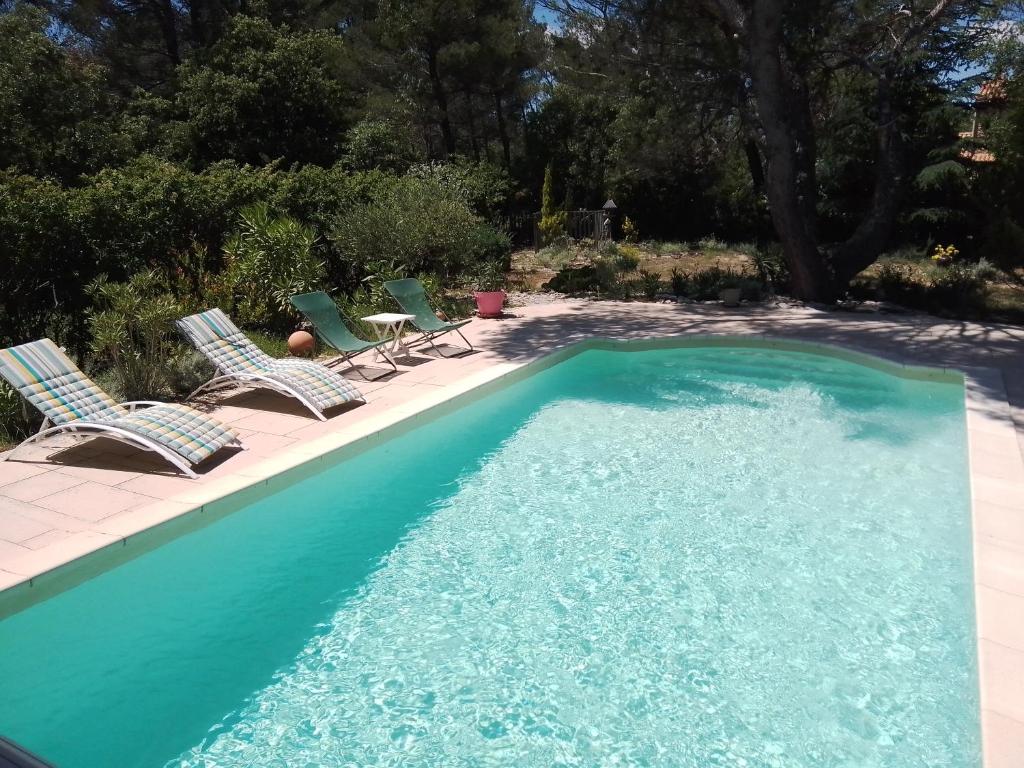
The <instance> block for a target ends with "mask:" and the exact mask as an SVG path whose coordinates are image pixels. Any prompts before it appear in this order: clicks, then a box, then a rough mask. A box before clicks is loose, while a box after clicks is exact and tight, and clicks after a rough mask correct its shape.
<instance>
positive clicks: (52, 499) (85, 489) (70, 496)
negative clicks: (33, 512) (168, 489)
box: [36, 482, 151, 522]
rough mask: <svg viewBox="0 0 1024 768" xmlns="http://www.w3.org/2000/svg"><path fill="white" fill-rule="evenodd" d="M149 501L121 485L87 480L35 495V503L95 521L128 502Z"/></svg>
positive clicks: (126, 505)
mask: <svg viewBox="0 0 1024 768" xmlns="http://www.w3.org/2000/svg"><path fill="white" fill-rule="evenodd" d="M149 501H151V499H149V498H148V497H146V496H142V495H140V494H137V493H131V492H130V491H126V490H124V489H122V488H111V487H109V486H106V485H100V484H99V483H92V482H87V483H84V484H82V485H78V486H76V487H74V488H69V489H68V490H66V491H61V492H60V493H55V494H53V495H51V496H46V497H44V498H42V499H39V500H38V501H37V502H36V503H37V504H38V505H39V506H41V507H46V508H47V509H52V510H53V511H54V512H60V513H61V514H65V515H70V516H71V517H77V518H81V519H82V520H88V521H90V522H95V521H97V520H102V519H103V518H105V517H109V516H110V515H113V514H116V513H118V512H121V511H123V510H125V509H128V508H129V507H132V506H138V505H139V504H144V503H147V502H149Z"/></svg>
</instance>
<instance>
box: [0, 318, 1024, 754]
mask: <svg viewBox="0 0 1024 768" xmlns="http://www.w3.org/2000/svg"><path fill="white" fill-rule="evenodd" d="M715 346H721V347H748V348H751V347H756V348H767V349H778V350H784V351H795V352H804V353H809V354H818V355H822V356H827V357H834V358H837V359H841V360H844V361H846V362H850V363H854V364H858V365H863V366H866V367H869V368H873V369H875V370H880V371H883V372H885V373H888V374H890V375H894V376H899V377H901V378H910V379H918V380H932V381H945V382H949V383H957V382H960V383H962V384H963V387H964V398H965V419H966V437H967V449H968V475H969V483H970V488H971V537H972V552H973V563H972V568H973V574H972V575H973V582H974V601H975V630H976V637H977V644H976V648H977V665H978V669H977V671H978V682H979V702H980V723H981V737H982V750H983V761H982V764H983V765H984V766H985V768H996V763H995V762H993V759H994V756H990V753H991V752H992V751H993V749H994V743H993V739H994V738H996V737H997V736H998V735H999V733H998V732H999V730H1000V728H1003V729H1004V730H1005V728H1006V727H1008V726H1007V725H1006V724H1000V722H999V721H1000V719H1005V720H1009V721H1011V723H1013V724H1015V728H1016V731H1015V732H1019V733H1021V734H1024V678H1022V676H1024V618H1020V617H1024V584H1022V590H1021V591H1017V590H1016V589H1013V588H1011V589H1009V590H1007V589H1006V580H1007V577H1006V574H1005V572H1006V571H1007V570H1008V569H1009V570H1015V571H1017V572H1024V544H1021V543H1018V542H1014V541H1008V540H1004V539H1002V538H1000V537H998V536H996V535H993V534H991V533H985V532H984V531H983V530H982V524H983V521H984V519H985V517H986V516H991V515H1006V514H1016V515H1021V516H1024V509H1021V508H1015V505H1014V504H1013V503H1012V502H1011V504H1010V505H1008V506H1004V505H1001V504H1000V503H999V502H998V501H993V497H994V496H996V495H998V487H999V485H1000V484H1011V485H1012V484H1014V483H1017V482H1022V481H1024V456H1022V455H1021V451H1020V448H1019V444H1018V441H1017V433H1016V427H1015V425H1014V422H1013V419H1012V415H1011V412H1010V406H1009V402H1008V400H1007V395H1006V387H1005V382H1004V380H1003V374H1002V371H1001V370H1000V369H998V368H984V367H972V366H959V367H947V366H937V365H933V366H925V365H919V364H915V363H912V362H910V361H908V360H907V359H905V358H895V357H893V356H889V355H886V354H880V353H878V352H877V351H875V350H868V349H865V348H863V347H859V346H856V345H852V344H845V343H844V344H841V345H840V344H831V343H827V342H821V341H805V340H803V339H800V338H794V337H779V336H774V335H770V334H682V335H669V336H658V337H642V338H612V337H605V336H593V337H590V338H587V339H583V340H577V341H572V342H567V343H565V344H563V345H561V346H559V347H557V348H555V349H551V350H545V351H542V352H538V353H536V354H529V355H522V356H519V357H516V358H513V359H509V360H505V361H500V362H496V363H495V364H494V365H492V366H489V367H488V368H487V369H485V370H483V371H479V372H477V373H475V374H472V375H470V376H468V377H466V378H465V379H462V380H461V381H458V382H454V383H452V384H449V385H446V386H445V387H443V388H441V389H440V390H439V391H437V392H434V393H431V394H430V395H427V396H424V397H420V398H417V399H415V400H412V401H410V402H408V403H403V404H401V405H398V406H395V407H394V408H391V409H389V410H388V411H386V412H384V413H381V414H377V415H374V416H371V417H369V418H367V419H365V420H362V421H359V422H356V423H355V424H352V425H345V424H344V422H343V421H341V420H342V419H343V418H344V417H343V415H342V416H339V417H338V418H339V423H340V426H341V429H340V430H339V431H338V432H334V433H331V434H329V435H325V436H324V437H321V438H318V439H316V440H313V441H311V442H309V443H307V444H305V445H302V446H296V447H290V448H289V449H287V450H285V451H282V453H281V454H280V455H278V456H275V457H273V458H268V459H266V460H265V461H261V462H259V463H257V464H255V465H252V466H249V467H243V468H241V469H239V470H238V472H237V473H236V474H234V475H232V476H229V477H225V478H220V479H218V480H215V481H212V482H210V483H209V484H207V485H203V486H196V487H195V488H194V489H189V490H188V491H186V492H184V493H180V494H176V495H174V496H172V497H169V498H167V499H164V500H160V501H157V502H154V503H153V504H147V505H144V506H142V507H139V508H137V509H135V510H133V512H132V515H131V516H130V519H129V520H128V521H127V522H128V523H130V525H129V526H128V527H121V526H120V525H118V526H113V527H111V528H110V529H109V534H108V535H109V536H110V537H112V539H96V540H86V541H83V542H81V546H80V547H79V550H80V551H72V552H71V553H68V552H67V551H65V552H64V553H63V554H64V555H66V556H65V557H64V558H63V559H62V560H60V561H59V562H53V563H51V564H49V565H48V566H47V567H44V568H41V569H40V570H39V571H37V572H36V573H31V574H13V575H14V576H15V577H16V579H15V580H14V581H13V582H12V583H6V584H4V583H2V582H0V620H3V619H4V618H6V617H8V616H10V615H13V614H15V613H18V612H20V611H22V610H24V609H26V608H28V607H30V606H31V605H34V604H35V603H38V602H41V601H43V600H46V599H48V598H50V597H53V596H55V595H57V594H60V593H61V592H63V591H65V590H66V589H70V588H72V587H73V586H75V585H77V584H80V583H82V582H84V581H87V580H89V579H91V578H93V577H95V576H97V575H99V574H101V573H103V572H105V571H107V570H110V569H112V568H115V567H117V566H119V565H121V564H123V563H125V562H128V561H129V560H132V559H134V558H135V557H139V556H141V555H143V554H145V553H146V552H148V551H150V550H152V549H155V548H156V547H159V546H161V545H162V544H164V543H166V542H167V541H170V540H172V539H175V538H178V537H179V536H182V535H184V534H187V533H189V532H191V531H194V530H197V529H198V528H201V527H204V526H205V525H208V524H210V523H212V522H214V521H216V520H217V519H220V518H221V517H223V516H225V515H228V514H231V513H233V512H235V511H237V510H238V509H240V508H242V507H244V506H246V505H247V504H249V503H251V502H252V501H254V500H255V499H257V498H261V497H263V496H265V495H267V494H270V493H274V492H276V491H279V490H281V489H283V488H285V487H287V486H289V485H292V484H294V483H297V482H300V481H302V480H303V479H305V478H307V477H309V476H311V475H313V474H316V473H317V472H319V471H321V470H322V469H324V468H325V467H326V466H327V465H329V464H331V463H335V462H338V461H344V460H345V459H347V458H349V457H351V456H353V455H356V454H358V453H362V452H363V451H366V450H370V449H372V448H374V447H376V446H377V445H379V444H381V443H383V442H386V441H388V440H391V439H393V438H395V437H398V436H400V435H401V434H403V433H405V432H407V431H410V430H412V429H415V428H417V427H419V426H422V425H423V424H425V423H428V422H431V421H434V420H436V419H438V418H441V417H443V416H445V415H446V414H448V413H450V412H451V411H453V410H456V409H458V408H461V407H463V406H465V405H468V404H470V403H472V402H474V401H476V400H478V399H481V398H483V397H486V396H488V395H489V394H491V393H492V392H494V391H497V390H500V389H503V388H504V387H507V386H509V385H511V384H514V383H515V382H517V381H519V380H521V379H523V378H526V377H528V376H532V375H534V374H536V373H539V372H540V371H542V370H544V369H546V368H549V367H551V366H553V365H556V364H558V363H560V362H563V361H564V360H567V359H569V358H571V357H574V356H575V355H578V354H581V353H583V352H585V351H587V350H589V349H610V350H615V349H627V350H634V351H640V350H644V349H670V348H695V347H715ZM125 522H126V521H124V520H122V521H119V523H121V524H123V523H125ZM136 523H137V525H136ZM101 527H102V525H101ZM129 548H130V550H131V551H129ZM67 555H69V556H67ZM8 573H11V572H9V571H5V572H4V573H3V574H2V575H3V576H6V575H7V574H8ZM1009 578H1010V581H1011V582H1012V577H1009ZM1018 609H1019V610H1018ZM1014 619H1017V621H1014ZM1014 624H1018V625H1020V626H1018V627H1017V628H1014V626H1013V625H1014ZM1015 680H1016V681H1017V683H1016V685H1015V684H1014V681H1015ZM996 751H999V750H998V749H996Z"/></svg>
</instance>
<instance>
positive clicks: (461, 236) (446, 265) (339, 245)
mask: <svg viewBox="0 0 1024 768" xmlns="http://www.w3.org/2000/svg"><path fill="white" fill-rule="evenodd" d="M483 226H486V225H485V224H484V222H483V220H482V219H480V217H478V216H477V215H476V214H474V213H473V211H472V210H470V208H469V206H468V205H467V204H466V202H465V201H464V200H463V199H462V198H461V197H460V196H459V195H458V194H456V193H454V192H452V191H451V190H450V189H448V188H446V187H444V186H442V185H440V184H438V183H437V182H436V181H432V180H427V179H421V178H417V177H415V176H411V177H403V178H401V179H396V180H394V181H392V182H391V183H390V184H386V185H384V188H383V189H381V190H379V191H378V193H377V194H376V196H375V199H373V200H372V201H371V202H368V203H365V204H363V205H357V206H355V207H354V208H352V209H351V210H349V211H347V212H345V213H343V214H342V215H341V216H339V217H338V218H337V220H336V222H335V224H334V228H333V232H332V234H331V239H332V241H333V243H334V247H335V250H336V251H337V253H338V254H339V256H340V258H342V259H343V260H345V261H346V262H348V263H349V264H350V265H352V266H353V267H354V268H355V269H357V270H359V271H362V267H363V265H365V264H367V263H371V262H382V261H387V262H393V263H395V264H396V265H398V266H400V267H401V268H402V269H403V270H404V271H405V272H406V273H407V274H416V273H419V272H429V273H433V274H438V275H442V276H445V277H450V276H451V275H454V274H458V273H460V272H462V271H463V270H464V269H466V267H467V266H469V264H471V263H472V261H473V249H474V247H479V246H480V243H481V242H482V241H483V237H482V235H481V232H480V229H481V227H483ZM496 242H497V241H496V239H494V240H492V241H491V242H490V243H489V244H488V245H487V249H490V248H492V247H495V243H496ZM502 247H504V246H502Z"/></svg>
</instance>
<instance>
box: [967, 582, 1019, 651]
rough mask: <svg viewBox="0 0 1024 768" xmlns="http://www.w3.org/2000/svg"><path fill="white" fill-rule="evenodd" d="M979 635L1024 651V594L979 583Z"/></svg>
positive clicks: (977, 593) (977, 594)
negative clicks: (1004, 590) (1011, 592)
mask: <svg viewBox="0 0 1024 768" xmlns="http://www.w3.org/2000/svg"><path fill="white" fill-rule="evenodd" d="M975 595H976V597H977V600H978V636H979V637H984V638H986V639H988V640H992V641H993V642H996V643H999V644H1000V645H1005V646H1007V647H1009V648H1014V649H1016V650H1018V651H1022V652H1024V621H1021V617H1024V595H1014V594H1010V593H1009V592H1002V591H1000V590H998V589H992V588H991V587H986V586H984V585H981V584H979V585H978V587H977V590H976V592H975Z"/></svg>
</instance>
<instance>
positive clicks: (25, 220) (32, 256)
mask: <svg viewBox="0 0 1024 768" xmlns="http://www.w3.org/2000/svg"><path fill="white" fill-rule="evenodd" d="M78 219H79V207H78V202H77V199H76V196H75V195H74V194H73V193H72V192H69V191H68V190H65V189H64V188H62V187H61V186H60V185H59V184H57V183H56V182H53V181H49V180H44V179H38V178H35V177H32V176H25V175H20V174H17V173H14V172H10V171H0V346H6V345H9V344H16V343H21V342H24V341H26V340H29V339H36V338H39V337H40V336H44V335H51V336H53V338H54V339H55V340H57V341H58V342H60V343H64V342H66V341H69V340H71V341H78V340H80V338H81V336H82V334H83V333H84V328H74V327H72V328H70V329H67V330H68V331H69V333H64V332H55V331H56V330H61V331H63V330H64V329H60V328H56V327H55V326H58V327H59V326H62V325H63V324H64V323H65V319H66V318H68V317H76V316H77V319H78V320H79V322H81V312H82V309H83V307H84V306H85V297H84V294H83V292H82V285H83V284H85V283H88V282H89V281H90V280H92V279H94V278H95V277H96V275H97V273H98V270H100V269H103V267H104V266H106V265H104V264H103V263H102V262H101V260H100V259H97V258H88V257H85V258H83V253H82V251H83V250H84V243H83V238H82V233H81V229H80V227H79V225H78ZM68 336H71V337H73V338H72V339H69V338H68Z"/></svg>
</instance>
